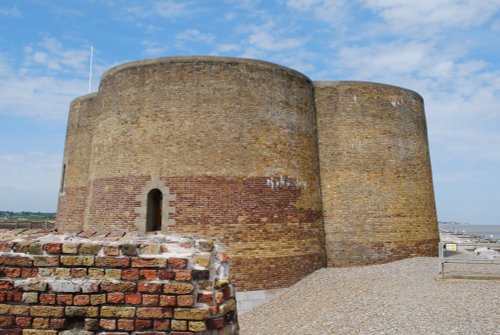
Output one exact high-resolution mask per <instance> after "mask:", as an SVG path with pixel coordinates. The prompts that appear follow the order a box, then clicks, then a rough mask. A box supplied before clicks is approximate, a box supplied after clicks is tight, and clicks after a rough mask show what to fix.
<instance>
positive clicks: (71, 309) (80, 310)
mask: <svg viewBox="0 0 500 335" xmlns="http://www.w3.org/2000/svg"><path fill="white" fill-rule="evenodd" d="M64 312H65V314H66V316H83V317H89V318H93V317H96V316H99V308H98V307H91V306H66V307H64Z"/></svg>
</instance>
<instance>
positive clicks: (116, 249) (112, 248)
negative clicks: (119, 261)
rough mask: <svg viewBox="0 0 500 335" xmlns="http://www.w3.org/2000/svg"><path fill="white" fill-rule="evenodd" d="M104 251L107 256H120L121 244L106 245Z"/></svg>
mask: <svg viewBox="0 0 500 335" xmlns="http://www.w3.org/2000/svg"><path fill="white" fill-rule="evenodd" d="M103 252H104V254H105V255H106V256H119V255H120V246H118V245H105V246H104V247H103Z"/></svg>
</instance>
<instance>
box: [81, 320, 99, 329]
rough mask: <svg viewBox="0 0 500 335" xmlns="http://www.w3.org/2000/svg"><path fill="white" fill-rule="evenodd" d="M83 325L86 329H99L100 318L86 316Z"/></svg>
mask: <svg viewBox="0 0 500 335" xmlns="http://www.w3.org/2000/svg"><path fill="white" fill-rule="evenodd" d="M83 327H84V328H85V330H97V329H98V328H99V319H91V318H86V319H85V320H84V322H83Z"/></svg>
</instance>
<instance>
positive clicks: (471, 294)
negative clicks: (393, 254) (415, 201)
mask: <svg viewBox="0 0 500 335" xmlns="http://www.w3.org/2000/svg"><path fill="white" fill-rule="evenodd" d="M450 266H452V267H453V272H454V273H457V274H459V273H460V272H463V273H469V272H470V271H471V270H473V272H474V273H475V274H481V273H483V274H488V275H491V274H492V273H494V274H497V275H500V269H499V268H500V265H494V264H487V265H478V264H476V265H458V264H453V265H450ZM438 269H439V260H438V258H430V257H428V258H411V259H406V260H402V261H397V262H393V263H388V264H383V265H372V266H365V267H357V268H326V269H321V270H318V271H316V272H315V273H313V274H311V275H310V276H308V277H306V278H304V279H303V280H301V281H300V282H299V283H297V284H296V285H294V286H292V287H290V288H289V289H287V290H284V291H283V292H282V293H280V294H279V295H277V296H276V297H275V298H274V299H273V300H271V301H270V302H269V303H267V304H265V305H262V306H260V307H258V308H256V309H254V310H252V311H250V312H247V313H245V314H243V315H241V316H240V317H239V322H240V328H241V332H240V334H241V335H259V334H265V335H288V334H293V335H300V334H304V335H306V334H307V335H312V334H314V335H321V334H325V335H331V334H447V335H451V334H481V335H485V334H496V335H499V334H500V280H471V279H439V277H438Z"/></svg>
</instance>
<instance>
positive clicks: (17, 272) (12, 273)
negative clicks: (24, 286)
mask: <svg viewBox="0 0 500 335" xmlns="http://www.w3.org/2000/svg"><path fill="white" fill-rule="evenodd" d="M21 271H22V270H21V268H12V267H6V268H3V269H1V273H2V274H3V275H4V276H5V277H10V278H16V277H21Z"/></svg>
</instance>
